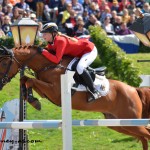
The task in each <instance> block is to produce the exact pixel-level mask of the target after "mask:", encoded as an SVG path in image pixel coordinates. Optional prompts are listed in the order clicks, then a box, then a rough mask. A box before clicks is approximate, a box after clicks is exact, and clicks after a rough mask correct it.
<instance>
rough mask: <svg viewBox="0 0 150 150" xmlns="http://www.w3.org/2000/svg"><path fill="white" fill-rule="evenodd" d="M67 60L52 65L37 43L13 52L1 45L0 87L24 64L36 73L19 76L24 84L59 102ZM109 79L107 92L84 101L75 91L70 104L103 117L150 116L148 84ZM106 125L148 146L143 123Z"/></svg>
mask: <svg viewBox="0 0 150 150" xmlns="http://www.w3.org/2000/svg"><path fill="white" fill-rule="evenodd" d="M70 61H71V58H69V57H67V58H64V59H62V61H61V63H60V64H58V65H56V64H54V63H52V62H50V61H48V60H47V59H46V58H45V57H44V56H42V55H41V54H39V53H38V52H37V47H20V48H14V49H13V52H11V51H8V50H6V49H5V48H3V49H1V50H0V89H1V90H2V88H3V86H4V85H5V84H6V83H7V82H9V81H10V80H11V79H12V78H13V77H14V76H15V75H16V74H17V73H18V71H19V68H21V67H22V66H28V67H29V68H31V69H32V70H33V71H34V72H35V73H36V78H29V77H27V76H26V77H23V80H22V81H23V84H25V86H26V88H27V89H28V88H33V89H34V90H35V91H36V92H37V93H38V94H39V95H40V96H41V97H43V98H47V99H48V100H49V101H51V102H53V103H54V104H55V105H58V106H61V86H60V75H61V74H64V73H65V70H66V66H67V65H68V63H69V62H70ZM109 83H110V91H109V93H108V94H107V95H106V96H102V97H100V98H99V99H97V100H95V101H94V102H92V103H88V102H87V96H88V94H87V92H83V91H80V92H75V93H74V95H73V96H72V108H73V109H76V110H81V111H92V112H101V113H103V114H104V116H105V118H106V119H108V118H111V119H141V118H150V88H135V87H132V86H129V85H127V84H125V83H123V82H120V81H116V80H109ZM110 128H111V129H113V130H116V131H118V132H120V133H124V134H126V135H130V136H133V137H135V138H137V139H139V140H140V141H141V142H142V146H143V150H148V140H150V133H149V130H148V129H147V128H146V127H144V126H134V127H133V126H132V127H126V126H122V127H110Z"/></svg>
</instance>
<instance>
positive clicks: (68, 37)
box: [57, 32, 78, 42]
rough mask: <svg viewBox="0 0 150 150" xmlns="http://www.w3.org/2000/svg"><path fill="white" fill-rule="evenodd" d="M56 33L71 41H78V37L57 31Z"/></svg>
mask: <svg viewBox="0 0 150 150" xmlns="http://www.w3.org/2000/svg"><path fill="white" fill-rule="evenodd" d="M57 34H58V35H59V36H63V37H65V38H67V39H70V40H71V41H73V42H78V39H76V38H74V37H70V36H68V35H65V34H62V33H61V32H58V33H57Z"/></svg>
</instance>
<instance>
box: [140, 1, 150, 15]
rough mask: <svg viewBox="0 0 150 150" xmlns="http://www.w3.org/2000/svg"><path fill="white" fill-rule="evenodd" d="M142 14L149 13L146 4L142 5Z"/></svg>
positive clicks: (147, 4) (149, 7)
mask: <svg viewBox="0 0 150 150" xmlns="http://www.w3.org/2000/svg"><path fill="white" fill-rule="evenodd" d="M142 12H143V13H150V5H149V3H148V2H146V3H144V5H143V9H142Z"/></svg>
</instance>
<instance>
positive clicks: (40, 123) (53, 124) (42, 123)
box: [0, 119, 150, 150]
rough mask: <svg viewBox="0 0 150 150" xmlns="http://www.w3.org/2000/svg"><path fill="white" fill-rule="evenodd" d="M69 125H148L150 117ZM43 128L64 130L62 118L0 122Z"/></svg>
mask: <svg viewBox="0 0 150 150" xmlns="http://www.w3.org/2000/svg"><path fill="white" fill-rule="evenodd" d="M71 126H76V127H79V126H80V127H83V126H150V119H87V120H72V121H71ZM66 127H67V126H66ZM66 127H65V128H66ZM44 128H45V129H47V128H63V132H64V127H63V121H62V120H25V121H23V122H1V123H0V129H44ZM66 130H67V131H68V128H66ZM67 133H68V132H67ZM67 135H68V134H67ZM67 145H68V144H67ZM65 150H66V149H65Z"/></svg>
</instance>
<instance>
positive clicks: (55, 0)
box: [44, 0, 59, 22]
mask: <svg viewBox="0 0 150 150" xmlns="http://www.w3.org/2000/svg"><path fill="white" fill-rule="evenodd" d="M58 5H59V0H50V1H49V3H48V5H45V9H44V14H45V17H46V19H47V21H50V20H51V21H54V22H55V21H56V18H57V15H58Z"/></svg>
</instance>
